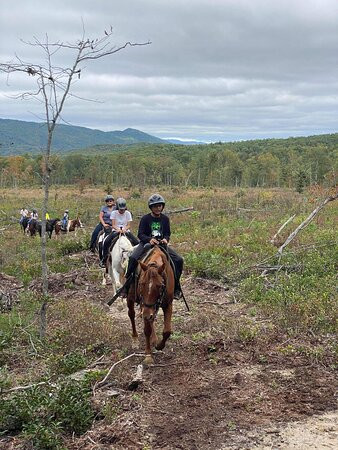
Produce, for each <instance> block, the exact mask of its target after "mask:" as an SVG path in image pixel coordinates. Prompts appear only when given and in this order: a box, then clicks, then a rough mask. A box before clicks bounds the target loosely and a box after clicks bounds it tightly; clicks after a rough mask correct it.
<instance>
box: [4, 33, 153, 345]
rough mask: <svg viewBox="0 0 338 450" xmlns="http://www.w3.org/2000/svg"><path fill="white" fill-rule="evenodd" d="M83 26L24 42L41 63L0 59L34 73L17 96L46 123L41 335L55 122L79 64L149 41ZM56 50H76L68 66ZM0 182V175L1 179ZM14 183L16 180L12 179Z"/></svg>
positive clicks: (42, 330) (42, 331)
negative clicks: (64, 35)
mask: <svg viewBox="0 0 338 450" xmlns="http://www.w3.org/2000/svg"><path fill="white" fill-rule="evenodd" d="M84 33H85V30H84V29H83V36H82V39H81V40H79V41H77V42H75V43H69V42H66V43H63V42H61V41H58V42H53V43H51V42H49V40H48V35H46V40H45V42H41V41H39V40H38V39H36V38H34V42H33V43H31V42H27V44H29V45H32V46H33V47H38V48H40V49H42V50H43V52H44V60H45V61H44V63H43V64H42V65H37V64H30V63H27V62H24V61H23V60H22V59H20V58H19V57H18V56H16V60H17V62H9V63H0V71H1V72H5V73H7V74H8V75H9V74H11V73H12V72H21V73H23V74H25V75H26V76H28V77H32V78H34V77H35V80H36V84H37V88H38V89H37V91H33V92H25V93H23V94H20V95H18V98H21V99H24V98H31V97H35V98H37V99H39V100H40V101H41V100H42V103H43V104H44V108H45V114H46V124H47V130H48V134H47V145H46V151H45V155H44V158H45V159H44V166H43V177H42V178H43V187H44V200H43V206H42V227H41V229H42V230H41V266H42V297H43V302H42V306H41V309H40V336H41V337H42V338H43V337H44V336H45V334H46V327H47V321H46V311H47V300H48V262H47V236H46V213H47V211H48V198H49V184H50V174H51V163H50V155H51V146H52V139H53V133H54V130H55V126H56V123H57V122H58V121H59V120H60V119H61V112H62V110H63V107H64V104H65V101H66V99H67V98H68V95H69V94H70V89H71V86H72V83H73V81H74V77H76V78H77V79H80V76H81V70H82V68H81V67H80V65H81V64H83V63H87V62H88V61H95V60H97V59H100V58H103V57H105V56H109V55H112V54H114V53H117V52H119V51H121V50H123V49H125V48H126V47H128V46H139V45H148V44H150V42H146V43H142V44H138V43H131V42H126V43H125V44H124V45H122V46H115V45H112V44H111V43H110V37H111V35H112V33H113V28H112V27H110V32H107V31H106V30H105V31H104V36H103V37H101V38H97V39H94V40H90V39H85V36H84ZM58 51H67V52H75V57H74V60H73V61H74V63H73V65H72V66H70V67H68V66H66V67H64V68H62V67H58V66H53V64H52V59H53V55H54V54H55V53H56V52H58ZM1 182H2V179H1ZM14 182H15V187H16V184H17V180H16V179H13V184H14Z"/></svg>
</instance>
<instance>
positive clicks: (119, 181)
mask: <svg viewBox="0 0 338 450" xmlns="http://www.w3.org/2000/svg"><path fill="white" fill-rule="evenodd" d="M337 149H338V134H331V135H321V136H311V137H303V138H289V139H266V140H255V141H243V142H234V143H221V142H219V143H215V144H209V145H195V146H183V145H173V144H162V143H160V144H145V143H144V144H134V145H133V146H129V147H126V146H118V145H115V146H112V145H104V146H100V145H99V146H94V147H91V148H88V149H86V150H81V151H80V150H77V151H73V152H71V153H68V154H67V155H62V154H56V153H55V154H54V156H53V168H54V170H53V172H52V175H51V177H52V182H53V183H54V184H78V183H81V184H94V185H95V184H102V183H104V184H107V185H110V184H114V185H124V186H130V187H132V186H152V185H155V184H165V185H169V186H184V187H187V186H196V187H202V186H213V187H226V186H261V187H265V186H266V187H274V186H281V187H289V188H296V189H298V190H302V188H303V187H304V186H306V185H310V184H314V183H319V184H322V183H324V184H326V185H332V184H334V183H335V172H336V169H337V153H338V152H337ZM41 162H42V156H41V155H36V156H34V155H31V154H25V155H23V156H7V157H0V186H1V187H6V186H10V187H12V186H20V185H22V186H23V185H27V183H28V184H30V185H34V184H39V183H40V179H41V178H40V176H41Z"/></svg>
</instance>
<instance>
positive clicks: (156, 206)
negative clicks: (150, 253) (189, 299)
mask: <svg viewBox="0 0 338 450" xmlns="http://www.w3.org/2000/svg"><path fill="white" fill-rule="evenodd" d="M148 207H149V208H150V211H151V212H150V213H149V214H146V215H144V216H143V217H142V218H141V221H140V224H139V229H138V238H139V239H140V243H139V244H138V246H137V247H135V249H134V250H133V253H132V254H131V255H130V257H129V263H128V269H127V273H126V283H125V284H124V286H123V287H122V289H121V295H126V294H127V293H128V290H129V287H130V285H131V283H132V280H133V275H134V272H135V269H136V267H137V265H138V260H139V259H140V258H141V256H142V255H143V253H145V252H146V251H147V249H148V248H150V246H154V245H160V244H161V245H163V246H165V249H166V251H167V252H168V253H169V256H170V258H171V260H172V262H173V263H174V266H175V293H174V297H175V298H179V297H180V295H181V286H180V278H181V275H182V270H183V258H182V257H181V256H180V255H179V254H178V253H176V252H175V251H174V250H173V249H172V248H171V247H169V246H168V247H167V244H168V243H169V239H170V234H171V231H170V220H169V217H168V216H166V215H164V214H162V212H163V209H164V207H165V200H164V198H163V197H162V195H160V194H153V195H151V196H150V197H149V199H148Z"/></svg>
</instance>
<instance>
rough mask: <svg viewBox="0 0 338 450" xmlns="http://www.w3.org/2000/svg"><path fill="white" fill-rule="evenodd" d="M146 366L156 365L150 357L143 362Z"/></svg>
mask: <svg viewBox="0 0 338 450" xmlns="http://www.w3.org/2000/svg"><path fill="white" fill-rule="evenodd" d="M143 363H144V365H145V366H152V365H153V364H154V358H153V357H152V356H150V355H148V356H146V357H145V358H144V361H143Z"/></svg>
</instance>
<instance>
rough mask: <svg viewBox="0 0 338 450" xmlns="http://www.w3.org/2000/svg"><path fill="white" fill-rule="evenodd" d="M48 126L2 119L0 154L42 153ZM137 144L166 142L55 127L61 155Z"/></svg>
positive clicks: (141, 135)
mask: <svg viewBox="0 0 338 450" xmlns="http://www.w3.org/2000/svg"><path fill="white" fill-rule="evenodd" d="M46 141H47V129H46V124H44V123H37V122H24V121H22V120H11V119H0V155H21V154H23V153H25V152H29V153H30V154H31V153H34V154H39V153H41V149H43V148H44V147H45V146H46ZM137 142H163V141H162V140H161V139H159V138H157V137H155V136H151V135H150V134H147V133H143V132H142V131H139V130H135V129H133V128H127V129H126V130H123V131H106V132H105V131H101V130H92V129H91V128H85V127H76V126H72V125H62V124H61V125H56V128H55V134H54V138H53V143H52V148H53V149H54V150H56V151H58V152H63V153H66V152H67V151H69V150H71V149H74V148H78V149H82V148H86V147H89V146H92V145H97V144H110V145H112V144H122V145H129V144H134V143H137Z"/></svg>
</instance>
